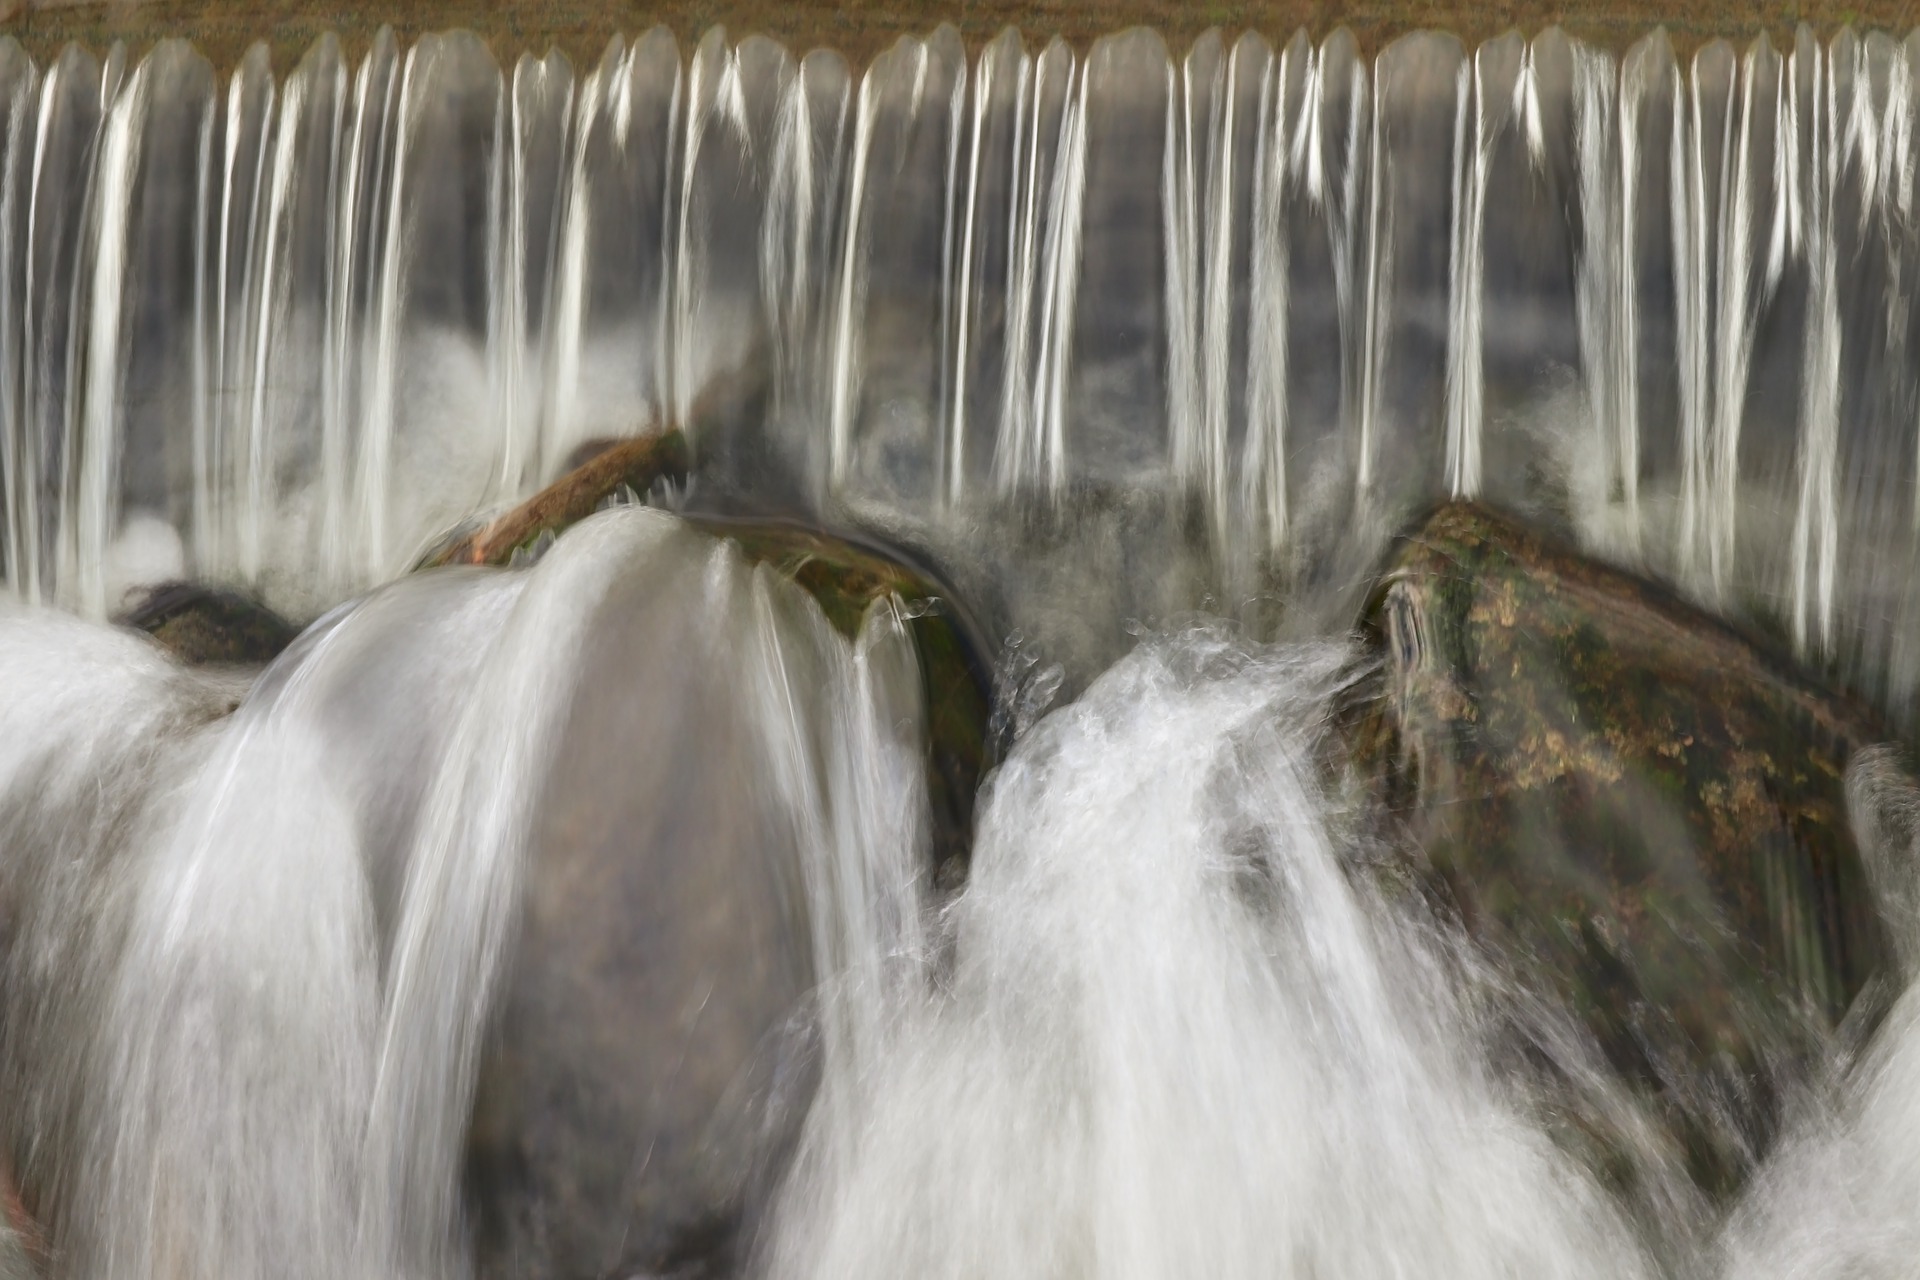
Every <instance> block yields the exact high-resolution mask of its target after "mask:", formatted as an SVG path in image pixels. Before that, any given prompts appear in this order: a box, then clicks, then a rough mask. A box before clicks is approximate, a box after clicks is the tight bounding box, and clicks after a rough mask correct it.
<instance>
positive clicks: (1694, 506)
mask: <svg viewBox="0 0 1920 1280" xmlns="http://www.w3.org/2000/svg"><path fill="white" fill-rule="evenodd" d="M1710 56H1711V57H1713V58H1714V59H1715V61H1714V62H1713V63H1712V64H1711V65H1712V66H1715V67H1718V66H1720V65H1721V64H1722V63H1723V62H1725V61H1730V57H1729V55H1728V54H1727V52H1726V47H1725V45H1724V44H1717V45H1708V46H1706V47H1705V48H1703V49H1701V50H1700V51H1699V52H1698V53H1697V54H1695V56H1694V64H1693V75H1692V77H1691V80H1690V81H1689V80H1683V79H1682V78H1681V74H1680V72H1679V70H1678V68H1676V69H1675V70H1674V73H1673V74H1674V94H1673V96H1674V114H1673V144H1672V146H1673V150H1672V164H1673V179H1672V186H1673V194H1672V209H1673V215H1672V216H1673V271H1674V307H1675V318H1676V321H1677V324H1678V328H1679V332H1678V334H1677V335H1676V343H1677V345H1678V348H1679V351H1678V354H1679V365H1680V486H1681V487H1680V528H1679V545H1678V547H1677V552H1678V554H1677V556H1676V563H1677V565H1678V568H1679V571H1680V574H1681V576H1682V578H1683V580H1684V581H1685V582H1686V583H1687V584H1688V585H1689V586H1690V587H1691V588H1692V589H1693V590H1695V591H1705V590H1706V589H1707V587H1708V581H1707V571H1708V566H1707V564H1706V556H1705V555H1704V554H1703V550H1704V549H1703V547H1702V545H1701V534H1702V531H1703V525H1704V521H1705V515H1706V513H1705V511H1704V510H1703V508H1704V506H1705V498H1706V495H1705V492H1704V490H1705V484H1706V477H1707V473H1708V470H1709V464H1708V461H1707V457H1706V451H1707V438H1708V432H1709V430H1710V429H1711V423H1710V419H1709V412H1710V406H1711V402H1712V348H1711V345H1710V339H1711V334H1712V327H1711V310H1710V307H1711V303H1710V295H1709V293H1708V288H1709V280H1708V251H1707V218H1708V213H1707V206H1708V203H1709V196H1708V188H1707V161H1706V149H1707V140H1706V138H1705V137H1704V136H1703V135H1704V134H1705V133H1706V131H1707V129H1708V124H1707V121H1706V118H1705V114H1704V108H1703V106H1702V103H1701V81H1702V79H1703V78H1704V76H1705V75H1706V73H1707V68H1708V66H1709V65H1710V64H1709V63H1708V62H1707V61H1706V60H1707V59H1708V58H1709V57H1710Z"/></svg>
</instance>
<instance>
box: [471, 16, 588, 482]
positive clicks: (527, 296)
mask: <svg viewBox="0 0 1920 1280" xmlns="http://www.w3.org/2000/svg"><path fill="white" fill-rule="evenodd" d="M573 98H574V79H573V66H572V64H571V63H569V62H568V61H567V59H566V57H565V56H564V55H563V54H561V53H560V52H559V51H558V50H550V51H548V53H547V55H546V57H544V58H540V59H535V58H533V57H532V56H530V55H527V54H522V55H521V56H520V60H519V61H518V62H517V63H516V64H515V65H514V72H513V90H512V94H511V97H510V99H509V101H510V109H511V112H512V119H511V123H510V131H511V135H512V136H511V140H510V142H509V145H508V147H507V148H506V151H505V155H504V160H505V179H506V192H505V196H506V207H505V217H504V219H503V224H504V225H503V227H502V231H503V244H502V246H501V248H502V262H501V273H502V276H503V277H504V279H503V281H502V282H501V285H500V287H499V289H498V291H497V293H496V295H495V298H494V312H493V315H494V325H493V331H492V334H491V335H490V342H491V344H492V347H493V349H492V351H491V352H490V354H489V357H488V366H489V368H490V369H491V370H492V381H493V385H494V388H495V392H494V394H495V403H496V404H497V405H498V406H499V412H500V415H501V418H502V423H501V430H500V442H501V445H500V472H499V477H498V479H497V481H496V487H497V491H498V494H499V496H500V497H501V499H503V500H506V501H512V500H513V499H514V497H516V496H518V495H519V494H521V493H522V492H523V491H524V490H525V489H526V488H527V487H528V486H529V485H531V484H533V483H535V482H536V481H537V479H538V469H539V465H540V461H541V456H540V444H541V440H540V434H541V409H542V400H543V392H544V390H545V387H546V384H547V381H548V376H547V368H546V354H547V352H548V351H549V350H551V349H552V344H550V343H549V342H548V341H547V340H546V329H547V326H548V324H549V323H550V320H551V317H552V315H553V306H552V303H551V297H552V293H553V287H554V285H553V282H554V275H555V269H554V263H555V257H556V245H557V241H558V239H559V229H560V222H561V218H560V212H559V210H560V205H561V201H562V196H563V192H564V190H565V186H566V183H565V177H566V175H567V174H568V173H569V171H570V169H571V168H572V167H573V166H572V164H571V163H570V161H571V160H572V154H573V152H574V151H575V150H576V148H577V146H578V140H577V139H576V137H575V136H574V133H573V130H572V128H571V127H570V126H571V125H572V122H573V117H574V110H573Z"/></svg>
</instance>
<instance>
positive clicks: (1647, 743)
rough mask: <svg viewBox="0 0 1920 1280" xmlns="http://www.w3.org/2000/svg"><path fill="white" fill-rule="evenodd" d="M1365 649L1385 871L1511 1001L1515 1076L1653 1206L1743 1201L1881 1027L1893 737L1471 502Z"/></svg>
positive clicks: (1361, 728) (1366, 790)
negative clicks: (1788, 1135)
mask: <svg viewBox="0 0 1920 1280" xmlns="http://www.w3.org/2000/svg"><path fill="white" fill-rule="evenodd" d="M1362 628H1363V631H1364V633H1365V635H1366V636H1367V637H1368V638H1369V641H1370V649H1371V651H1372V654H1373V656H1374V658H1375V660H1376V661H1375V665H1374V666H1373V667H1372V668H1371V670H1370V673H1369V674H1368V676H1367V677H1366V678H1365V679H1363V680H1361V681H1360V682H1359V683H1357V684H1356V685H1355V686H1354V688H1353V691H1352V693H1351V695H1350V698H1349V701H1348V704H1347V706H1346V708H1345V709H1344V712H1343V728H1344V733H1343V741H1344V745H1345V748H1346V750H1347V752H1348V753H1349V756H1348V759H1349V763H1350V768H1351V774H1352V776H1353V778H1354V779H1355V780H1356V783H1357V785H1358V787H1359V788H1360V790H1361V792H1362V795H1363V798H1364V800H1365V802H1366V806H1365V807H1366V808H1367V809H1368V810H1369V811H1370V812H1371V813H1373V814H1374V815H1376V820H1377V821H1378V822H1379V824H1380V830H1381V833H1382V835H1383V836H1384V838H1385V842H1386V844H1387V845H1388V846H1389V847H1391V848H1394V849H1397V850H1402V851H1405V858H1404V859H1403V860H1401V861H1398V862H1390V863H1389V865H1390V866H1392V867H1393V868H1394V869H1395V874H1396V875H1398V876H1400V877H1401V883H1402V884H1403V886H1404V887H1407V888H1410V889H1412V890H1413V891H1415V892H1416V893H1417V894H1418V895H1420V896H1421V897H1423V898H1424V899H1425V900H1426V901H1427V902H1429V903H1431V904H1434V905H1436V906H1437V907H1438V909H1439V910H1440V912H1441V913H1442V914H1443V915H1444V916H1447V917H1451V918H1454V919H1456V920H1457V921H1458V922H1460V923H1462V924H1464V926H1465V929H1466V931H1467V933H1468V934H1469V935H1470V936H1471V937H1472V939H1473V940H1474V942H1475V943H1476V944H1477V945H1478V947H1479V949H1480V950H1481V951H1482V952H1484V953H1485V954H1487V955H1489V956H1491V957H1492V959H1493V961H1494V964H1495V968H1496V969H1497V970H1498V971H1499V972H1502V973H1505V974H1508V975H1512V976H1516V977H1517V979H1518V987H1519V991H1520V995H1519V997H1518V998H1514V999H1508V1000H1505V1001H1502V1002H1499V1003H1501V1004H1502V1005H1503V1007H1504V1009H1505V1012H1506V1017H1507V1018H1508V1019H1510V1022H1511V1026H1510V1028H1509V1029H1510V1031H1511V1032H1512V1040H1511V1042H1510V1045H1511V1048H1512V1049H1513V1058H1514V1060H1515V1061H1517V1062H1521V1063H1524V1064H1525V1066H1526V1069H1528V1070H1532V1071H1537V1072H1540V1073H1542V1077H1543V1078H1544V1079H1545V1080H1546V1081H1547V1085H1546V1087H1547V1088H1548V1089H1549V1091H1550V1093H1551V1096H1552V1097H1553V1098H1554V1099H1555V1101H1554V1103H1553V1104H1552V1106H1553V1109H1554V1110H1555V1111H1556V1112H1559V1113H1560V1115H1561V1117H1562V1118H1563V1119H1564V1121H1565V1123H1564V1124H1563V1126H1562V1130H1563V1132H1562V1136H1563V1137H1564V1138H1565V1139H1566V1140H1567V1141H1568V1142H1570V1143H1572V1144H1573V1145H1574V1146H1576V1147H1578V1148H1580V1149H1581V1150H1582V1151H1583V1153H1584V1154H1585V1155H1586V1156H1587V1157H1588V1158H1589V1160H1590V1162H1591V1163H1593V1164H1594V1165H1595V1166H1596V1167H1599V1168H1601V1169H1602V1170H1604V1171H1606V1172H1607V1173H1608V1174H1610V1175H1611V1176H1612V1177H1613V1179H1614V1180H1615V1182H1616V1185H1619V1186H1620V1189H1621V1190H1623V1191H1624V1192H1625V1193H1627V1194H1628V1195H1629V1196H1630V1197H1632V1196H1636V1195H1655V1194H1659V1193H1658V1192H1657V1191H1656V1190H1655V1189H1654V1188H1651V1187H1648V1186H1637V1185H1634V1184H1635V1183H1636V1181H1637V1180H1639V1179H1642V1178H1644V1177H1645V1176H1646V1170H1647V1169H1649V1168H1655V1167H1659V1166H1661V1165H1662V1163H1663V1162H1664V1164H1665V1166H1666V1167H1668V1168H1669V1169H1672V1170H1675V1171H1676V1173H1675V1177H1676V1178H1677V1180H1678V1181H1679V1182H1681V1183H1683V1184H1685V1183H1691V1185H1692V1187H1693V1188H1694V1189H1695V1191H1694V1192H1691V1193H1689V1194H1697V1195H1698V1196H1700V1197H1701V1198H1702V1202H1703V1203H1706V1204H1711V1203H1715V1202H1724V1200H1725V1198H1726V1197H1728V1196H1729V1195H1731V1194H1732V1193H1733V1192H1734V1191H1735V1190H1736V1189H1737V1188H1738V1187H1739V1186H1740V1185H1741V1183H1742V1181H1743V1180H1744V1178H1745V1176H1746V1175H1747V1174H1748V1173H1749V1172H1750V1171H1751V1170H1752V1169H1753V1167H1754V1164H1755V1162H1756V1160H1757V1158H1758V1157H1759V1155H1760V1154H1761V1153H1762V1152H1763V1151H1764V1150H1765V1149H1766V1148H1767V1146H1768V1145H1769V1143H1770V1142H1771V1141H1772V1139H1773V1137H1774V1135H1775V1133H1776V1131H1777V1128H1778V1125H1779V1123H1780V1121H1781V1118H1782V1113H1783V1111H1784V1110H1785V1109H1786V1108H1787V1107H1789V1106H1790V1102H1791V1094H1792V1091H1793V1090H1794V1089H1795V1088H1796V1087H1797V1086H1798V1085H1799V1084H1800V1083H1802V1082H1805V1081H1807V1080H1808V1079H1809V1078H1810V1077H1811V1076H1812V1075H1813V1074H1814V1073H1815V1072H1817V1071H1818V1070H1819V1068H1820V1066H1821V1064H1822V1063H1823V1062H1826V1061H1828V1060H1830V1055H1831V1054H1832V1053H1834V1052H1835V1049H1836V1046H1837V1045H1838V1044H1839V1043H1840V1041H1841V1039H1842V1036H1843V1029H1845V1030H1850V1031H1857V1030H1858V1029H1859V1026H1860V1025H1864V1024H1866V1023H1870V1022H1871V1020H1872V1017H1873V1011H1874V1008H1875V1001H1874V999H1873V998H1872V996H1873V992H1874V991H1875V990H1876V988H1875V985H1874V979H1875V976H1876V974H1878V973H1879V972H1880V971H1881V969H1882V966H1883V964H1884V963H1885V962H1886V961H1887V959H1888V957H1889V946H1888V941H1887V937H1886V931H1885V929H1884V927H1883V925H1882V922H1881V920H1880V918H1879V916H1878V914H1877V912H1876V908H1875V905H1874V898H1873V895H1872V893H1871V889H1870V884H1869V880H1868V868H1867V867H1866V866H1865V865H1864V862H1863V858H1862V853H1861V850H1860V848H1859V846H1858V843H1857V841H1856V839H1855V837H1854V834H1853V832H1852V830H1851V829H1850V826H1849V822H1848V795H1847V785H1846V771H1847V766H1848V763H1849V760H1850V759H1851V758H1852V757H1854V756H1855V755H1856V754H1857V753H1859V752H1860V751H1861V750H1862V749H1863V748H1866V747H1869V746H1870V745H1872V744H1875V743H1877V742H1880V741H1883V740H1884V738H1885V736H1886V735H1885V733H1884V731H1883V730H1882V729H1881V728H1880V727H1879V725H1878V724H1877V723H1876V721H1875V718H1874V716H1873V715H1872V714H1870V713H1869V712H1868V711H1867V710H1866V709H1865V708H1863V707H1861V706H1859V705H1857V704H1855V703H1853V702H1851V701H1849V700H1848V699H1846V698H1844V697H1841V696H1838V695H1836V694H1834V693H1832V692H1829V691H1827V690H1824V689H1822V688H1821V687H1819V686H1818V684H1817V683H1815V682H1814V681H1813V680H1811V679H1810V678H1808V677H1807V676H1805V675H1804V674H1803V673H1801V672H1800V671H1798V670H1797V669H1795V668H1794V666H1793V665H1792V664H1791V663H1789V662H1787V661H1785V660H1783V659H1782V658H1779V657H1777V656H1775V655H1772V654H1770V653H1769V652H1768V651H1767V650H1766V648H1765V646H1764V645H1763V644H1761V643H1758V642H1756V641H1754V640H1752V639H1750V638H1748V637H1746V636H1743V635H1741V634H1739V633H1736V632H1735V631H1734V630H1732V629H1730V628H1729V627H1727V626H1726V625H1724V624H1723V623H1721V622H1718V621H1716V620H1715V619H1713V618H1711V617H1708V616H1707V615H1705V614H1703V613H1701V612H1700V611H1698V610H1696V609H1694V608H1692V607H1690V606H1689V605H1687V604H1685V603H1683V602H1682V601H1680V600H1678V599H1677V598H1675V597H1673V596H1671V595H1669V594H1668V593H1666V592H1664V591H1662V590H1660V589H1658V588H1656V587H1654V586H1651V585H1649V584H1647V583H1645V582H1642V581H1640V580H1638V579H1636V578H1633V577H1631V576H1629V575H1627V574H1625V573H1622V572H1619V571H1616V570H1614V569H1612V568H1609V567H1607V566H1604V565H1601V564H1598V563H1596V562H1594V561H1592V560H1589V559H1586V558H1583V557H1581V556H1580V555H1578V554H1575V553H1573V552H1571V551H1569V550H1567V549H1565V548H1563V547H1560V546H1558V545H1556V544H1555V543H1553V542H1552V541H1551V540H1550V539H1548V538H1545V537H1542V536H1540V535H1538V534H1536V533H1534V532H1531V531H1529V530H1527V529H1525V528H1523V527H1521V526H1520V525H1518V524H1515V523H1513V522H1511V521H1509V520H1508V519H1506V518H1504V517H1502V516H1500V515H1498V514H1496V513H1494V512H1492V511H1490V510H1488V509H1486V508H1483V507H1480V506H1478V505H1474V504H1469V503H1455V504H1452V505H1449V506H1446V507H1444V508H1442V509H1440V510H1439V511H1438V512H1436V513H1435V514H1433V515H1432V516H1431V517H1430V518H1429V519H1428V520H1427V521H1426V522H1425V523H1424V524H1422V525H1421V526H1420V527H1419V528H1418V529H1417V530H1415V531H1414V532H1413V533H1412V534H1410V535H1408V536H1407V537H1405V538H1403V539H1401V540H1400V541H1399V542H1398V543H1397V544H1396V547H1395V549H1394V551H1393V552H1392V554H1391V558H1390V561H1389V564H1388V565H1387V568H1386V571H1385V573H1384V575H1383V576H1382V578H1381V579H1380V582H1379V584H1378V586H1377V588H1376V590H1375V591H1374V593H1373V595H1372V597H1371V600H1370V603H1369V605H1368V607H1367V609H1366V611H1365V614H1364V618H1363V622H1362ZM1509 994H1512V993H1509ZM1621 1184H1624V1185H1621Z"/></svg>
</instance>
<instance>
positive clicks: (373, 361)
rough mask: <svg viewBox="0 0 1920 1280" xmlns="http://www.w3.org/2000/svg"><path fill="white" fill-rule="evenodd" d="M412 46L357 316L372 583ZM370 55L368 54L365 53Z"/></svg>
mask: <svg viewBox="0 0 1920 1280" xmlns="http://www.w3.org/2000/svg"><path fill="white" fill-rule="evenodd" d="M420 49H421V46H420V45H415V46H414V47H413V48H411V49H409V50H408V51H407V55H406V59H405V62H404V63H403V64H402V69H401V72H400V79H399V84H398V86H397V94H396V97H395V99H394V114H393V117H392V120H393V123H392V124H391V126H389V127H390V128H391V130H392V133H393V141H392V149H391V153H390V154H391V159H390V160H389V161H388V168H387V173H386V183H385V190H383V191H382V192H381V193H380V194H381V195H382V196H383V197H384V203H385V206H386V207H385V208H384V209H381V210H379V211H378V212H377V213H374V214H373V216H374V217H377V218H379V220H380V222H381V223H382V229H383V233H382V235H381V236H380V239H379V245H378V256H377V257H375V258H374V259H373V260H372V265H371V269H370V275H371V276H372V277H373V280H374V281H375V283H374V286H373V294H372V297H371V298H369V300H368V308H367V316H366V319H365V321H364V323H365V325H366V327H367V331H368V334H369V336H370V339H371V347H370V350H368V352H367V366H368V367H367V369H366V372H365V374H364V375H363V376H364V377H365V380H366V381H365V386H366V392H365V396H364V399H363V400H362V411H363V414H364V417H363V419H362V421H363V424H364V425H363V426H362V428H361V436H360V441H359V444H360V451H359V462H360V465H359V470H358V476H357V483H356V485H355V490H356V501H355V504H354V506H355V513H354V514H355V521H354V523H355V526H356V527H355V529H354V534H355V535H356V540H357V542H358V544H359V555H358V557H357V559H358V564H357V566H356V569H357V577H358V578H359V579H360V581H362V582H372V581H377V580H378V578H379V577H380V574H381V571H382V570H383V568H384V567H385V559H386V557H385V550H386V544H387V483H388V475H389V471H390V458H391V456H392V453H393V431H394V396H395V395H396V394H397V390H398V388H397V386H396V379H397V377H398V370H397V369H396V367H395V366H396V363H397V361H398V359H399V352H398V347H399V344H400V304H401V292H400V291H401V275H400V271H401V265H402V260H403V258H404V257H405V255H406V242H405V232H404V228H403V225H402V217H401V215H402V211H403V209H404V208H405V203H404V202H405V200H406V196H407V167H408V162H409V160H410V158H411V156H410V153H411V150H412V146H411V143H412V132H413V130H412V116H413V115H414V112H415V106H414V79H415V76H416V74H417V69H418V65H419V61H420V56H421V54H420ZM372 56H373V55H369V58H371V57H372Z"/></svg>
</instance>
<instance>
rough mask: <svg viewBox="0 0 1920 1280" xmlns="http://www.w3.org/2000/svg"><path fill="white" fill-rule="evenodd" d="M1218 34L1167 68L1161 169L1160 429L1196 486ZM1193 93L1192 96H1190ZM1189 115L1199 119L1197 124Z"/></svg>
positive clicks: (1179, 472)
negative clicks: (1201, 159)
mask: <svg viewBox="0 0 1920 1280" xmlns="http://www.w3.org/2000/svg"><path fill="white" fill-rule="evenodd" d="M1222 73H1223V68H1222V67H1221V65H1220V36H1219V33H1218V32H1208V33H1207V34H1206V35H1204V36H1202V37H1201V38H1200V39H1199V40H1197V41H1195V42H1194V45H1193V47H1192V48H1191V49H1189V50H1188V51H1187V56H1186V57H1185V58H1184V59H1182V60H1181V62H1180V65H1179V68H1178V70H1177V71H1174V72H1173V73H1172V81H1173V85H1174V92H1173V93H1172V94H1171V95H1169V97H1168V101H1167V144H1166V147H1167V149H1166V158H1165V160H1164V162H1163V171H1162V175H1161V183H1162V186H1161V199H1162V201H1163V212H1162V215H1161V217H1162V222H1163V225H1164V227H1165V233H1164V234H1165V237H1166V263H1167V265H1166V280H1167V286H1166V287H1167V301H1166V309H1167V340H1168V350H1167V432H1168V444H1169V460H1170V461H1171V463H1172V467H1173V475H1174V480H1175V483H1176V484H1179V485H1180V486H1182V487H1183V488H1188V489H1193V488H1200V487H1201V486H1202V485H1203V484H1204V476H1205V474H1206V459H1207V450H1206V438H1205V431H1206V410H1205V402H1204V400H1203V391H1202V381H1201V379H1202V373H1201V368H1200V352H1199V343H1200V290H1201V286H1202V281H1201V279H1200V274H1201V262H1200V211H1199V199H1200V196H1199V186H1200V180H1199V177H1198V174H1197V173H1196V168H1197V165H1198V154H1199V153H1200V151H1201V143H1200V140H1199V138H1197V137H1196V131H1197V130H1198V129H1200V128H1204V127H1205V125H1206V122H1207V119H1208V117H1209V116H1210V115H1211V113H1212V106H1213V103H1214V102H1215V101H1217V100H1218V99H1219V98H1220V97H1221V96H1222V95H1221V92H1220V85H1219V83H1218V82H1219V79H1220V77H1221V75H1222ZM1196 96H1198V97H1199V99H1200V100H1199V102H1198V104H1196V103H1195V98H1196ZM1196 115H1198V116H1199V118H1200V123H1198V124H1196V120H1195V117H1196Z"/></svg>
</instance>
